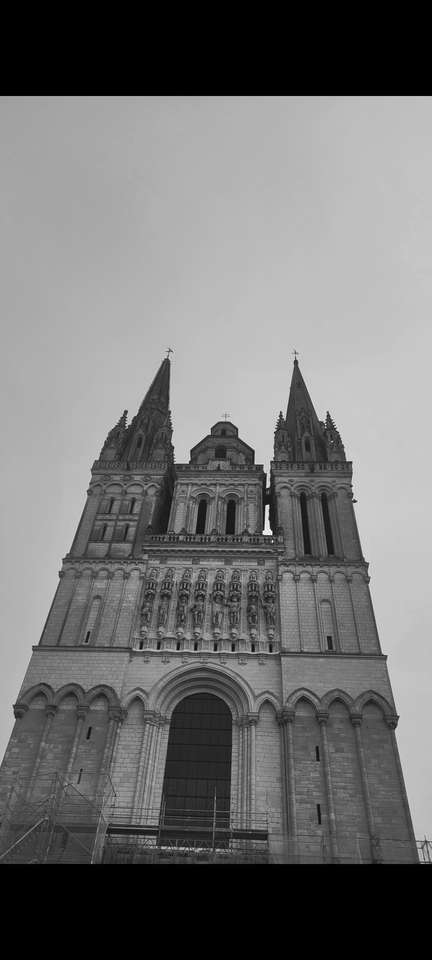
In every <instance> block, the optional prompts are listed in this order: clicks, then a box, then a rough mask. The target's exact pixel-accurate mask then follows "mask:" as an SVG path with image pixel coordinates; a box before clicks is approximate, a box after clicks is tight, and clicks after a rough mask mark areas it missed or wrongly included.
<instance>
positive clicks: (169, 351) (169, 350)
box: [167, 347, 174, 360]
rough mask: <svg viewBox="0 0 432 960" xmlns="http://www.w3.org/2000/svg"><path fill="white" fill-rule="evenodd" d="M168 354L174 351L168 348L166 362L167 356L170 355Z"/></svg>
mask: <svg viewBox="0 0 432 960" xmlns="http://www.w3.org/2000/svg"><path fill="white" fill-rule="evenodd" d="M170 353H174V350H171V347H168V350H167V357H168V360H169V355H170Z"/></svg>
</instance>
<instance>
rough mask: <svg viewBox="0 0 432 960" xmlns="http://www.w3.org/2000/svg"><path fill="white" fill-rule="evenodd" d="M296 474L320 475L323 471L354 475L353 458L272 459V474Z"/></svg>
mask: <svg viewBox="0 0 432 960" xmlns="http://www.w3.org/2000/svg"><path fill="white" fill-rule="evenodd" d="M279 473H284V474H296V476H298V475H301V476H310V474H311V473H313V474H316V475H317V476H320V474H322V473H339V474H343V473H344V474H347V475H348V476H351V475H352V461H351V460H330V461H326V460H325V461H319V460H318V461H313V460H311V461H308V462H302V461H298V462H297V461H295V460H294V461H288V460H282V461H281V460H272V461H271V462H270V474H279Z"/></svg>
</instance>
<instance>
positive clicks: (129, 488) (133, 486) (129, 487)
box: [125, 480, 145, 495]
mask: <svg viewBox="0 0 432 960" xmlns="http://www.w3.org/2000/svg"><path fill="white" fill-rule="evenodd" d="M144 490H145V487H144V484H143V483H142V482H140V481H139V480H135V481H134V482H133V483H126V484H125V493H137V494H138V495H139V494H142V493H144Z"/></svg>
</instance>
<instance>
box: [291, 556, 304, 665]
mask: <svg viewBox="0 0 432 960" xmlns="http://www.w3.org/2000/svg"><path fill="white" fill-rule="evenodd" d="M293 580H294V583H295V591H296V604H297V621H298V636H299V645H300V650H303V631H302V624H301V617H300V604H299V596H298V585H299V582H300V574H299V573H293Z"/></svg>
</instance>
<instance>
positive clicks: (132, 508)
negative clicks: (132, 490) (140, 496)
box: [129, 497, 136, 513]
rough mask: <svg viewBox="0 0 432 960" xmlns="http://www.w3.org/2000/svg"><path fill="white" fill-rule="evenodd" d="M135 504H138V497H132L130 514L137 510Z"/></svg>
mask: <svg viewBox="0 0 432 960" xmlns="http://www.w3.org/2000/svg"><path fill="white" fill-rule="evenodd" d="M135 504H136V497H132V500H131V502H130V507H129V513H133V512H134V510H135Z"/></svg>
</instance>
